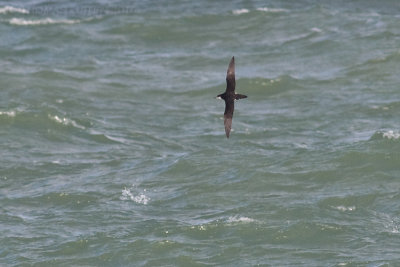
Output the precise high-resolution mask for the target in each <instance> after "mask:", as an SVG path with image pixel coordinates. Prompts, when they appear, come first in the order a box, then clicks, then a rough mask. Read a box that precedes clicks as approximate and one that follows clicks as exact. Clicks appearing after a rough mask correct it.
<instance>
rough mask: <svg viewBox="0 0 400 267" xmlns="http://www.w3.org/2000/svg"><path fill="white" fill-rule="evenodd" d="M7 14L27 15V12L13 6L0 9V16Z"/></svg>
mask: <svg viewBox="0 0 400 267" xmlns="http://www.w3.org/2000/svg"><path fill="white" fill-rule="evenodd" d="M7 13H21V14H29V10H26V9H24V8H18V7H13V6H5V7H0V14H7Z"/></svg>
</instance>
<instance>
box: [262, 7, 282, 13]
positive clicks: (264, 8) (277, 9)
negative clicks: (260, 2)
mask: <svg viewBox="0 0 400 267" xmlns="http://www.w3.org/2000/svg"><path fill="white" fill-rule="evenodd" d="M257 10H258V11H263V12H271V13H279V12H286V11H287V10H286V9H283V8H269V7H259V8H257Z"/></svg>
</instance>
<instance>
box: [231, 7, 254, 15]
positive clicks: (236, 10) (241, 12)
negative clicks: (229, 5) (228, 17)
mask: <svg viewBox="0 0 400 267" xmlns="http://www.w3.org/2000/svg"><path fill="white" fill-rule="evenodd" d="M249 12H250V10H248V9H246V8H242V9H235V10H233V11H232V13H233V14H234V15H240V14H246V13H249Z"/></svg>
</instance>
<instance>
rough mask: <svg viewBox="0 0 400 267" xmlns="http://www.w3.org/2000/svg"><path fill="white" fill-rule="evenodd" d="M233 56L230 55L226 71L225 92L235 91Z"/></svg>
mask: <svg viewBox="0 0 400 267" xmlns="http://www.w3.org/2000/svg"><path fill="white" fill-rule="evenodd" d="M235 84H236V82H235V57H232V59H231V62H230V63H229V67H228V70H227V72H226V92H235Z"/></svg>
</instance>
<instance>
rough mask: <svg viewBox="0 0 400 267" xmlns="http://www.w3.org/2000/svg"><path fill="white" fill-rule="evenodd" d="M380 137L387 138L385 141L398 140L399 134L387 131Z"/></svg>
mask: <svg viewBox="0 0 400 267" xmlns="http://www.w3.org/2000/svg"><path fill="white" fill-rule="evenodd" d="M382 137H383V138H387V139H399V138H400V133H399V132H397V131H396V132H395V131H392V130H389V131H386V132H382Z"/></svg>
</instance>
